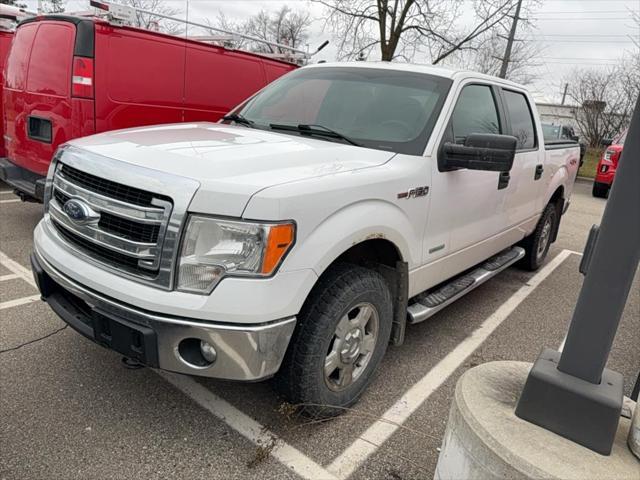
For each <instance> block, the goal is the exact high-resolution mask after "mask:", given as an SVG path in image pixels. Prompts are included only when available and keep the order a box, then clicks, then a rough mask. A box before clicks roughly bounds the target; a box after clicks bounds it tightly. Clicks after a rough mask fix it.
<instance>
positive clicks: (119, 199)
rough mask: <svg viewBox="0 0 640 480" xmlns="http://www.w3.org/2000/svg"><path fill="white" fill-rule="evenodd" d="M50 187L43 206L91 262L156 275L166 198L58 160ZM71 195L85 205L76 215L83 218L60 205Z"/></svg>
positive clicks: (165, 224) (165, 223) (167, 216)
mask: <svg viewBox="0 0 640 480" xmlns="http://www.w3.org/2000/svg"><path fill="white" fill-rule="evenodd" d="M52 188H53V191H52V199H51V201H50V203H49V208H48V211H49V215H50V218H51V220H52V222H53V224H54V226H55V228H56V230H57V231H58V232H59V234H60V236H61V238H62V239H63V240H64V242H65V243H66V244H68V245H69V246H70V247H73V248H74V249H75V250H77V251H79V252H80V253H82V254H84V255H86V256H88V257H90V258H91V259H92V260H93V261H95V262H98V263H101V264H103V265H106V266H108V267H110V268H113V269H116V270H118V271H124V272H127V274H129V275H133V276H137V277H140V278H144V279H147V280H149V279H153V278H154V277H156V276H157V275H158V273H159V270H160V265H161V259H162V255H163V241H164V236H165V233H166V230H167V227H168V224H169V220H170V218H171V211H172V208H173V203H172V201H171V199H170V198H169V197H167V196H165V195H160V194H154V193H152V192H149V191H146V190H142V189H140V188H137V187H131V186H128V185H125V184H122V183H118V182H114V181H112V180H108V179H105V178H101V177H98V176H96V175H93V174H90V173H87V172H84V171H82V170H80V169H78V168H75V167H71V166H69V165H67V164H65V163H62V162H59V163H58V165H57V167H56V171H55V173H54V177H53V187H52ZM70 200H77V201H78V202H80V204H81V205H82V206H83V208H85V209H86V211H85V210H82V212H83V213H82V215H81V217H83V216H86V213H87V212H90V215H89V217H87V218H88V219H85V218H72V217H71V216H69V214H68V213H67V210H66V209H65V204H67V202H69V201H70ZM165 253H166V252H165ZM168 253H169V254H170V255H171V254H172V253H173V252H168ZM162 286H165V287H168V286H169V285H162Z"/></svg>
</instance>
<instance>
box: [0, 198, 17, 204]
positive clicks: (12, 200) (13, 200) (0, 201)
mask: <svg viewBox="0 0 640 480" xmlns="http://www.w3.org/2000/svg"><path fill="white" fill-rule="evenodd" d="M21 201H22V200H20V199H19V198H11V199H9V200H0V203H18V202H21Z"/></svg>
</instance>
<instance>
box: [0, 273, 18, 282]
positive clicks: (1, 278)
mask: <svg viewBox="0 0 640 480" xmlns="http://www.w3.org/2000/svg"><path fill="white" fill-rule="evenodd" d="M14 278H20V275H16V274H15V273H8V274H6V275H0V282H5V281H7V280H13V279H14Z"/></svg>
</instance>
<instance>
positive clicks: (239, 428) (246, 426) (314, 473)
mask: <svg viewBox="0 0 640 480" xmlns="http://www.w3.org/2000/svg"><path fill="white" fill-rule="evenodd" d="M156 373H158V375H160V376H161V377H163V378H164V379H165V380H167V381H168V382H169V383H170V384H172V385H173V386H174V387H176V388H177V389H178V390H180V391H181V392H182V393H184V394H185V395H186V396H187V397H189V398H191V399H192V400H193V401H194V402H196V403H197V404H198V405H200V406H201V407H202V408H204V409H205V410H207V411H209V412H210V413H212V414H213V415H214V416H216V417H217V418H219V419H220V420H222V421H223V422H225V423H226V424H227V425H229V426H230V427H231V428H233V429H234V430H235V431H236V432H238V433H239V434H241V435H242V436H243V437H245V438H246V439H247V440H249V441H250V442H252V443H253V444H254V445H256V446H257V447H258V448H261V449H265V451H266V452H267V453H269V455H270V456H272V457H274V458H275V459H276V460H278V461H279V462H280V463H281V464H283V465H284V466H285V467H287V468H289V469H290V470H292V471H293V472H295V473H296V474H298V475H300V476H301V477H303V478H306V479H308V480H325V479H326V480H337V477H336V476H335V475H333V474H331V473H330V472H328V471H327V470H325V469H324V468H323V467H322V466H321V465H319V464H317V463H316V462H314V461H313V460H312V459H310V458H309V457H307V456H306V455H305V454H304V453H302V452H301V451H299V450H297V449H296V448H294V447H292V446H291V445H289V444H287V443H285V442H284V441H283V440H282V439H280V438H278V437H277V436H276V435H275V434H274V433H272V432H270V431H269V430H267V428H266V427H264V426H263V425H261V424H260V423H258V422H257V421H255V420H254V419H253V418H251V417H249V416H248V415H246V414H245V413H242V412H241V411H240V410H238V409H237V408H236V407H234V406H233V405H231V404H230V403H229V402H227V401H225V400H223V399H222V398H220V397H218V396H217V395H216V394H215V393H213V392H212V391H211V390H209V389H208V388H206V387H205V386H203V385H201V384H199V383H198V382H196V381H195V380H194V379H192V378H190V377H188V376H186V375H178V374H175V373H169V372H163V371H159V370H157V371H156Z"/></svg>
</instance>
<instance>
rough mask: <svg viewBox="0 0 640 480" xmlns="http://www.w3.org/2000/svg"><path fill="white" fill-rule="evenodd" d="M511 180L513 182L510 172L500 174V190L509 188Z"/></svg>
mask: <svg viewBox="0 0 640 480" xmlns="http://www.w3.org/2000/svg"><path fill="white" fill-rule="evenodd" d="M509 180H511V174H510V173H509V172H500V176H499V177H498V190H502V189H503V188H507V186H508V185H509Z"/></svg>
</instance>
